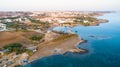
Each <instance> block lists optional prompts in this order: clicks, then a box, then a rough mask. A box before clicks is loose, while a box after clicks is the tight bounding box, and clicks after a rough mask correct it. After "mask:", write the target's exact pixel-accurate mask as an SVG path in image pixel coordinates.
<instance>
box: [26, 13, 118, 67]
mask: <svg viewBox="0 0 120 67" xmlns="http://www.w3.org/2000/svg"><path fill="white" fill-rule="evenodd" d="M98 18H100V19H107V20H109V22H107V23H101V24H100V25H98V26H75V27H72V28H71V27H55V28H54V30H56V31H64V32H67V31H68V30H72V31H73V32H74V33H76V34H78V35H79V37H80V38H83V39H85V40H87V42H86V43H82V44H78V46H77V47H79V48H82V49H86V50H88V52H86V53H82V54H80V53H70V52H68V53H66V54H57V55H52V56H48V57H43V58H40V59H38V60H35V61H33V62H31V63H29V64H27V65H25V66H24V67H120V12H115V13H108V14H105V15H103V16H99V17H98ZM66 47H67V46H66Z"/></svg>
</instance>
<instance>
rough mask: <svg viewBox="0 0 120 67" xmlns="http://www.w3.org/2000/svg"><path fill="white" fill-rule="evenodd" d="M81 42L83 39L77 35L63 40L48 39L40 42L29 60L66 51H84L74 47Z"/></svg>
mask: <svg viewBox="0 0 120 67" xmlns="http://www.w3.org/2000/svg"><path fill="white" fill-rule="evenodd" d="M70 35H73V34H70ZM83 42H84V40H82V39H80V38H79V37H78V36H77V35H75V36H71V37H70V38H67V39H65V40H60V41H56V42H52V41H50V42H45V43H42V44H40V45H39V46H38V47H39V48H38V51H37V52H36V53H35V54H33V55H32V56H30V57H29V61H30V62H32V61H35V60H37V59H40V58H42V57H46V56H50V55H54V54H64V53H66V52H68V51H69V52H73V53H74V52H75V53H76V52H77V53H83V52H86V50H83V49H79V48H77V47H76V46H77V45H78V44H79V43H83ZM66 46H67V47H66Z"/></svg>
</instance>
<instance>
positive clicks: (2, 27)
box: [0, 23, 6, 31]
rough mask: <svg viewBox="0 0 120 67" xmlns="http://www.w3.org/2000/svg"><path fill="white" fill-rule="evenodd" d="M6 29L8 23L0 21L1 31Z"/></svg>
mask: <svg viewBox="0 0 120 67" xmlns="http://www.w3.org/2000/svg"><path fill="white" fill-rule="evenodd" d="M5 30H6V24H3V23H0V31H5Z"/></svg>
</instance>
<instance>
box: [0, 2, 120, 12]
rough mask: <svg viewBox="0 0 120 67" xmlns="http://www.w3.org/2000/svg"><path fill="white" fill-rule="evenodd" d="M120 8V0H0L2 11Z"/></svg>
mask: <svg viewBox="0 0 120 67" xmlns="http://www.w3.org/2000/svg"><path fill="white" fill-rule="evenodd" d="M57 10H62V11H66V10H70V11H72V10H74V11H97V10H98V11H106V10H115V11H116V10H120V0H0V11H57Z"/></svg>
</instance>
